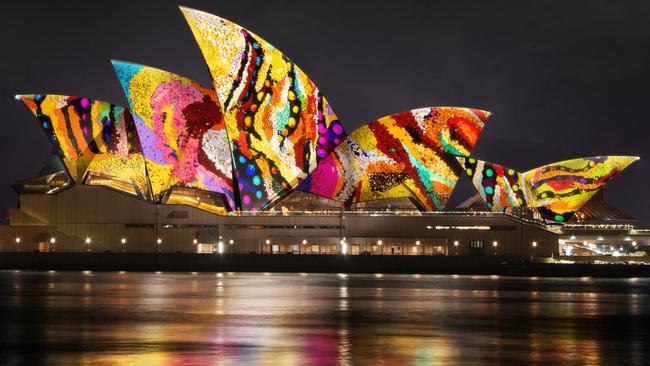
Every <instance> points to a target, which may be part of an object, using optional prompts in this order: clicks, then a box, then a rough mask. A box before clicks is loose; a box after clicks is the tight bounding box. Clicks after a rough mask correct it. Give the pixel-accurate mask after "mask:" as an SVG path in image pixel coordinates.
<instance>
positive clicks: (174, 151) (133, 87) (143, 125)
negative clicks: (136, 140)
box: [113, 61, 235, 209]
mask: <svg viewBox="0 0 650 366" xmlns="http://www.w3.org/2000/svg"><path fill="white" fill-rule="evenodd" d="M113 66H114V67H115V71H116V73H117V76H118V78H119V79H120V82H121V83H122V87H123V88H124V92H125V94H126V97H127V100H128V102H129V104H130V106H131V109H132V111H133V114H134V120H135V126H136V129H137V131H138V135H139V136H140V141H141V142H142V148H143V153H144V157H145V159H146V164H147V172H148V174H149V180H150V181H151V187H152V191H153V195H154V197H155V198H156V200H161V199H162V196H163V195H164V194H165V193H166V192H167V191H168V190H169V189H170V188H172V187H174V186H177V185H179V186H183V187H191V188H198V189H202V190H206V191H211V192H217V193H223V194H224V195H225V196H226V198H227V201H228V202H229V204H230V207H231V208H232V209H234V208H235V197H234V193H233V188H232V185H233V181H232V160H231V157H230V150H229V146H228V137H227V133H226V128H225V126H224V123H223V115H222V113H221V109H220V107H219V102H218V100H217V96H216V93H215V92H214V90H213V89H208V88H205V87H203V86H201V85H199V84H197V83H195V82H193V81H191V80H189V79H187V78H184V77H181V76H178V75H175V74H172V73H170V72H167V71H163V70H159V69H155V68H152V67H148V66H143V65H138V64H132V63H127V62H118V61H115V62H113Z"/></svg>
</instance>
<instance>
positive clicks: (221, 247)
mask: <svg viewBox="0 0 650 366" xmlns="http://www.w3.org/2000/svg"><path fill="white" fill-rule="evenodd" d="M217 252H218V253H219V254H223V242H222V241H221V240H219V243H218V245H217Z"/></svg>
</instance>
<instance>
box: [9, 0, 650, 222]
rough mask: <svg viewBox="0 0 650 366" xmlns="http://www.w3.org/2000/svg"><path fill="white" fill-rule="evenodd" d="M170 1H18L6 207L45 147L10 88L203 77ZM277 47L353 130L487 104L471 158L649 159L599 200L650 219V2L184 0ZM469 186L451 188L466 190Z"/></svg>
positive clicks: (82, 87)
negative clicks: (119, 67) (124, 74)
mask: <svg viewBox="0 0 650 366" xmlns="http://www.w3.org/2000/svg"><path fill="white" fill-rule="evenodd" d="M177 5H179V4H178V3H176V2H173V1H121V0H120V1H116V0H111V1H93V2H88V1H66V2H59V1H42V2H41V1H28V2H20V1H13V2H8V3H6V4H3V11H2V13H1V14H0V34H1V36H0V37H2V38H1V40H2V43H1V44H0V46H1V47H2V50H3V54H4V55H3V58H2V61H0V103H1V106H2V110H3V111H4V121H3V123H4V126H3V128H4V132H3V133H2V134H0V156H2V159H3V165H4V169H2V170H0V208H1V209H3V210H4V209H5V208H7V207H11V206H13V205H15V200H16V198H15V195H14V193H13V192H12V191H11V189H10V187H9V186H10V184H11V183H13V182H16V181H18V180H20V179H22V178H26V177H29V176H32V175H34V174H35V173H36V172H37V171H38V170H39V168H40V167H41V166H42V165H43V164H44V163H45V161H46V159H47V155H48V153H49V150H50V147H49V143H48V141H47V139H46V138H45V136H44V135H43V134H42V133H41V132H40V131H39V130H38V127H37V125H36V124H35V123H34V121H33V119H32V117H31V116H30V114H29V112H28V111H27V110H26V109H25V108H24V107H23V106H22V105H21V104H20V103H18V102H15V101H14V100H13V95H14V94H15V93H31V92H48V93H64V94H73V95H74V94H76V95H87V96H92V97H96V98H101V99H105V100H108V101H112V102H117V103H122V104H123V103H125V99H124V96H123V95H121V91H120V87H119V85H118V82H117V80H116V78H115V76H114V74H113V71H112V67H111V64H110V59H111V58H117V59H123V60H129V61H134V62H139V63H144V64H149V65H152V66H156V67H160V68H163V69H167V70H170V71H173V72H176V73H179V74H181V75H185V76H188V77H190V78H193V79H195V80H197V81H199V82H202V83H205V84H208V83H209V76H208V73H207V70H206V69H205V66H204V63H203V60H202V58H201V55H200V52H199V50H198V48H197V47H196V44H195V42H194V40H193V38H192V35H191V32H190V31H189V28H188V27H187V25H186V24H185V22H184V20H183V17H182V15H181V14H180V12H179V11H178V8H177ZM181 5H185V6H190V7H194V8H197V9H201V10H206V11H208V12H211V13H214V14H218V15H220V16H222V17H225V18H228V19H231V20H233V21H235V22H236V23H239V24H241V25H243V26H245V27H247V28H250V29H251V30H253V31H255V32H256V33H258V34H260V35H262V36H263V37H264V38H265V39H266V40H268V41H270V42H271V43H273V44H274V45H275V46H277V47H278V48H280V49H281V50H283V52H284V53H285V54H287V55H289V56H290V57H291V58H292V59H293V60H294V61H296V62H297V63H298V64H299V65H300V66H301V67H302V68H303V69H304V70H305V71H306V72H307V73H308V74H309V75H310V76H311V77H312V78H313V79H314V80H315V81H316V82H317V83H318V85H319V87H320V88H321V89H322V90H323V92H324V94H325V95H326V96H327V97H328V99H329V100H330V101H331V102H332V104H333V106H334V107H335V109H336V111H337V113H338V114H339V116H340V117H341V118H342V120H343V121H344V123H345V124H346V126H347V127H348V130H352V129H353V128H354V127H357V126H359V125H360V124H362V123H364V122H367V121H369V120H371V119H374V118H377V117H380V116H383V115H387V114H391V113H394V112H398V111H403V110H406V109H410V108H413V107H422V106H430V105H459V106H469V107H478V108H485V109H489V110H491V111H493V112H495V115H494V116H493V118H492V119H491V120H490V121H489V123H488V126H487V128H486V130H485V132H484V134H483V136H482V137H481V138H480V140H479V143H478V145H477V148H476V156H478V157H480V158H484V159H486V160H490V161H494V162H499V163H503V164H506V165H510V166H513V167H516V168H519V169H522V170H526V169H528V168H532V167H535V166H538V165H542V164H544V163H548V162H551V161H557V160H562V159H567V158H573V157H579V156H589V155H596V154H634V155H640V156H642V157H643V159H642V160H641V161H640V162H639V163H637V164H635V165H633V166H632V167H630V168H629V170H628V171H626V172H625V173H624V174H622V175H621V176H620V177H618V178H617V179H616V180H615V181H614V182H613V183H612V184H611V186H610V187H609V188H608V189H607V199H608V200H609V201H611V202H613V203H615V204H616V206H618V207H620V208H621V209H623V210H624V211H626V212H627V213H629V214H631V215H633V216H635V217H638V218H640V219H641V220H642V222H643V224H644V225H646V226H647V225H648V224H650V199H649V198H648V195H647V194H644V192H643V191H644V190H645V189H647V185H648V182H649V181H650V163H649V161H650V146H649V145H650V144H649V142H650V140H649V138H648V133H649V132H650V127H649V126H648V117H647V116H646V115H647V113H646V110H645V108H646V106H648V102H649V101H650V89H649V88H648V85H650V22H648V21H647V20H648V19H650V2H647V1H643V0H639V1H625V2H611V1H601V0H590V1H587V0H585V1H573V0H568V1H562V2H542V1H537V2H515V1H509V2H493V1H491V2H479V1H465V0H459V1H445V2H437V1H428V2H423V1H407V0H401V1H390V2H379V1H364V2H357V1H318V2H312V1H289V0H287V1H279V0H276V1H246V2H241V1H189V2H184V3H182V4H181ZM468 186H469V185H468V184H462V185H461V190H459V192H458V193H457V194H455V195H454V200H455V203H457V202H460V201H461V200H462V199H463V198H465V197H461V195H463V196H464V195H468V194H470V193H471V190H470V189H468Z"/></svg>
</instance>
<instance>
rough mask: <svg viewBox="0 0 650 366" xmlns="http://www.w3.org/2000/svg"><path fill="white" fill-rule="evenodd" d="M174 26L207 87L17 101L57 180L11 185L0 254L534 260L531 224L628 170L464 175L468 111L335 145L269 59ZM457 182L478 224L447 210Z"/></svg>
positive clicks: (347, 137) (208, 19) (225, 24)
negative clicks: (13, 192)
mask: <svg viewBox="0 0 650 366" xmlns="http://www.w3.org/2000/svg"><path fill="white" fill-rule="evenodd" d="M181 10H182V12H183V14H184V15H185V17H186V20H187V22H188V24H189V25H190V28H191V30H192V32H193V34H194V36H195V38H196V40H197V43H198V45H199V48H200V49H201V51H202V53H203V56H204V58H205V60H206V63H207V66H208V69H209V72H210V74H211V76H212V80H213V86H212V87H206V86H202V85H199V84H197V83H195V82H193V81H192V80H189V79H187V78H185V77H182V76H179V75H176V74H173V73H171V72H167V71H163V70H159V69H156V68H153V67H149V66H144V65H139V64H134V63H129V62H123V61H114V62H113V66H114V68H115V71H116V74H117V77H118V79H119V81H120V83H121V85H122V87H123V90H124V93H125V95H126V99H127V101H128V103H129V108H128V109H127V108H124V107H121V106H117V105H114V104H111V103H108V102H104V101H100V100H95V99H92V98H88V97H73V96H62V95H47V94H37V95H21V96H19V97H18V99H20V100H22V102H23V103H24V104H25V105H26V106H27V107H28V108H29V109H30V110H31V112H32V113H33V114H34V115H35V117H36V119H37V121H38V123H39V125H40V127H41V129H42V130H43V131H45V133H46V134H47V136H48V138H49V139H50V141H51V142H52V144H53V146H54V149H55V151H56V158H57V159H59V160H60V162H61V163H62V164H61V166H60V167H58V168H56V167H55V168H52V169H49V170H48V171H47V172H45V173H44V174H41V175H39V176H38V177H36V178H33V179H30V180H27V181H24V182H22V183H20V184H18V185H16V187H17V191H18V193H19V206H18V208H17V209H12V210H11V212H10V215H9V219H10V220H9V221H10V225H9V226H5V227H2V229H0V230H1V231H0V240H1V241H0V245H2V249H3V250H5V249H8V250H18V249H20V250H110V251H120V250H129V251H183V252H215V251H216V252H228V251H233V252H241V253H250V252H256V253H293V254H310V253H344V254H400V255H406V254H408V255H423V254H429V255H464V254H477V255H489V254H491V255H507V256H521V257H522V258H528V257H530V256H532V255H535V254H537V255H539V256H550V255H551V254H553V253H559V248H558V243H559V241H558V235H561V233H560V231H558V228H557V227H551V226H547V223H549V222H553V221H555V222H567V221H568V220H569V219H570V218H571V217H572V215H573V214H574V213H575V212H577V211H578V210H579V209H580V208H581V207H582V206H583V205H584V204H585V203H586V202H587V201H589V199H590V198H591V197H592V196H593V195H594V194H595V193H596V192H597V191H598V190H599V189H600V188H601V187H602V186H603V185H604V184H605V183H606V182H607V181H608V180H609V179H611V178H612V177H613V176H614V175H616V174H617V173H618V172H620V171H621V170H623V169H624V168H625V167H627V166H628V165H629V164H631V163H632V162H634V161H635V160H636V159H637V158H635V157H624V156H605V157H594V158H583V159H575V160H570V161H565V162H561V163H555V164H551V165H547V166H544V167H540V168H537V169H534V170H531V171H529V172H526V173H518V172H516V171H514V170H512V169H508V168H505V167H503V166H501V165H497V164H491V163H486V162H483V161H480V160H476V159H475V158H473V157H470V156H471V152H472V149H473V148H474V146H475V144H476V142H477V140H478V137H479V135H480V133H481V132H482V130H483V128H484V126H485V124H486V123H487V120H488V117H489V116H490V112H488V111H484V110H480V109H474V108H461V107H428V108H419V109H413V110H410V111H406V112H402V113H396V114H393V115H390V116H386V117H383V118H379V119H377V120H375V121H372V122H370V123H367V124H364V125H362V126H361V127H359V128H357V129H355V130H353V131H346V130H345V129H344V126H343V124H342V122H341V121H340V120H339V117H338V116H337V115H336V114H335V113H334V111H333V108H332V106H331V105H330V103H329V102H328V101H327V100H326V98H325V97H324V96H323V95H322V94H321V92H320V91H319V89H318V88H317V87H316V85H315V83H314V82H313V81H312V80H311V79H309V77H308V76H307V75H306V74H305V73H304V72H303V71H302V70H301V69H300V68H299V67H298V66H297V65H296V64H295V63H293V62H292V61H291V60H290V59H288V58H287V57H286V56H284V55H283V54H282V53H280V51H279V50H278V49H277V48H275V47H273V46H272V45H270V44H269V43H268V42H266V41H264V40H263V39H262V38H260V37H259V36H257V35H256V34H254V33H252V32H250V31H249V30H246V29H244V28H242V27H240V26H238V25H236V24H234V23H232V22H229V21H227V20H225V19H222V18H219V17H216V16H214V15H211V14H207V13H204V12H200V11H196V10H193V9H188V8H181ZM348 132H349V133H348ZM463 172H465V174H464V173H463ZM462 175H467V176H469V177H470V178H471V179H472V182H473V183H474V185H475V186H476V188H477V190H478V192H479V193H480V195H481V197H482V199H483V200H484V202H485V204H486V205H487V208H488V209H489V210H488V212H483V211H481V212H471V211H469V212H468V211H463V212H456V211H454V210H450V209H449V208H448V207H447V202H448V200H449V197H450V196H451V193H452V191H453V189H454V187H455V185H456V182H457V181H458V179H459V178H460V177H461V176H462ZM537 210H539V213H537ZM490 211H491V212H490ZM515 213H516V214H515ZM540 215H541V216H540Z"/></svg>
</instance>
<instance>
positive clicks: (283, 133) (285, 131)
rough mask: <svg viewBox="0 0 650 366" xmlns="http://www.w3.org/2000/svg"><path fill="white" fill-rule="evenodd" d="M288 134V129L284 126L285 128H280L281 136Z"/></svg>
mask: <svg viewBox="0 0 650 366" xmlns="http://www.w3.org/2000/svg"><path fill="white" fill-rule="evenodd" d="M288 134H289V131H287V129H286V128H285V129H284V130H282V135H283V136H286V135H288Z"/></svg>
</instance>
